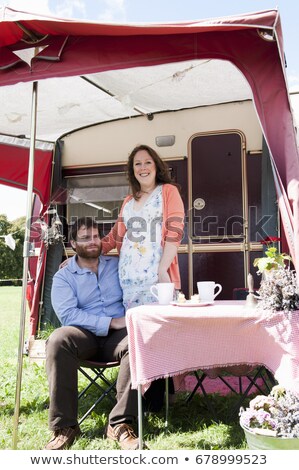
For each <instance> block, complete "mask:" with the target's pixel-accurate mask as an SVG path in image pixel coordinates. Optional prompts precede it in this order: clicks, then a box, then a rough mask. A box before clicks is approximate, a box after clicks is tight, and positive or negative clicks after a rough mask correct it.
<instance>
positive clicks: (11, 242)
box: [0, 233, 16, 250]
mask: <svg viewBox="0 0 299 470" xmlns="http://www.w3.org/2000/svg"><path fill="white" fill-rule="evenodd" d="M0 238H4V242H5V245H6V246H8V247H9V248H10V249H11V250H14V249H15V248H16V241H15V239H14V238H13V236H12V234H11V233H9V234H8V235H0Z"/></svg>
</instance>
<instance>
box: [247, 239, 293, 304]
mask: <svg viewBox="0 0 299 470" xmlns="http://www.w3.org/2000/svg"><path fill="white" fill-rule="evenodd" d="M279 240H280V239H279V238H276V237H267V238H266V239H265V240H263V241H262V243H264V244H267V250H266V252H265V255H266V256H265V257H263V258H256V259H255V260H254V262H253V265H254V266H255V267H257V268H258V274H263V277H262V280H261V285H260V288H259V291H258V300H259V302H258V308H259V309H262V310H268V311H270V312H275V311H285V312H290V311H294V310H299V286H298V282H297V275H296V271H294V270H292V269H291V268H290V265H289V264H290V261H292V258H291V257H290V256H289V255H288V254H286V253H279V252H278V250H277V248H276V247H273V246H271V247H270V246H269V244H270V243H273V242H276V241H279ZM286 261H288V262H289V264H288V265H286ZM265 273H266V275H265Z"/></svg>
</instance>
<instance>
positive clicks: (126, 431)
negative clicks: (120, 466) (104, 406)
mask: <svg viewBox="0 0 299 470" xmlns="http://www.w3.org/2000/svg"><path fill="white" fill-rule="evenodd" d="M107 437H108V439H112V440H113V441H118V443H119V445H120V447H121V448H122V449H123V450H136V449H138V448H139V440H138V437H137V436H136V434H135V432H134V430H133V428H131V426H129V425H128V424H127V423H121V424H116V425H115V426H111V425H110V424H108V427H107Z"/></svg>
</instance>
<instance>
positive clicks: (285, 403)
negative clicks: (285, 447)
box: [240, 385, 299, 438]
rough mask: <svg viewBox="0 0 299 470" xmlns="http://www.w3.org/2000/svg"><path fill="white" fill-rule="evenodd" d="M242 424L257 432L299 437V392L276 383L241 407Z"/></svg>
mask: <svg viewBox="0 0 299 470" xmlns="http://www.w3.org/2000/svg"><path fill="white" fill-rule="evenodd" d="M240 425H241V426H242V427H243V428H244V429H245V430H246V429H247V430H250V431H251V432H253V433H255V434H262V435H267V436H273V437H282V438H299V394H297V393H295V392H293V391H289V390H286V389H285V388H284V387H281V386H280V385H276V386H275V387H273V388H272V390H271V392H270V394H269V395H268V396H264V395H258V396H256V397H255V398H253V399H252V400H251V401H250V403H249V408H246V409H244V408H241V409H240Z"/></svg>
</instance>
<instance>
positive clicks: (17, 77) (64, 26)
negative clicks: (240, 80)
mask: <svg viewBox="0 0 299 470" xmlns="http://www.w3.org/2000/svg"><path fill="white" fill-rule="evenodd" d="M0 17H1V20H0V48H1V51H0V57H1V60H0V86H6V85H14V84H18V83H20V82H28V81H33V80H42V79H46V78H50V77H71V76H78V75H85V74H92V73H99V72H105V71H109V70H119V69H126V68H132V67H141V66H143V67H146V66H152V65H157V64H165V63H172V62H182V61H189V60H197V59H219V60H224V61H229V62H230V63H232V64H234V65H235V66H236V67H237V68H238V69H239V70H240V71H241V73H242V74H243V75H244V77H245V78H246V80H247V81H248V83H249V85H250V87H251V89H252V93H253V100H254V103H255V107H256V110H257V113H258V117H259V120H260V123H261V126H262V129H263V132H264V136H265V139H266V141H267V144H268V146H269V150H270V155H271V158H272V159H273V163H274V164H275V167H276V169H277V174H278V176H279V178H277V190H278V194H280V193H281V194H283V193H285V194H286V196H287V198H285V197H279V204H280V208H281V215H282V221H283V224H284V228H285V232H286V237H287V241H288V245H289V248H290V252H291V254H292V256H293V259H294V261H295V265H296V267H297V269H298V268H299V159H298V151H297V145H296V136H295V130H294V125H293V120H292V113H291V109H290V102H289V95H288V88H287V83H286V76H285V64H284V52H283V39H282V31H281V22H280V16H279V13H278V11H277V10H267V11H263V12H257V13H249V14H245V15H239V16H232V17H222V18H216V19H210V20H201V21H188V22H182V23H173V24H170V23H169V24H148V25H145V24H138V25H137V24H131V25H120V24H99V23H94V22H86V21H85V22H84V21H77V20H65V19H57V18H53V17H46V16H42V15H36V16H35V15H32V14H29V13H24V12H17V11H14V10H12V9H9V8H7V7H5V8H3V9H2V11H1V10H0ZM34 47H35V48H36V47H39V48H40V49H39V53H38V54H37V55H36V56H35V57H34V58H33V59H32V60H31V61H29V63H28V60H27V61H25V60H21V61H20V60H18V58H17V57H19V56H20V51H21V52H22V51H23V52H24V51H26V49H28V48H31V49H32V48H34ZM87 51H88V53H87ZM49 99H51V97H49ZM174 99H175V98H174ZM0 133H1V128H0ZM290 228H291V229H290Z"/></svg>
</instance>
